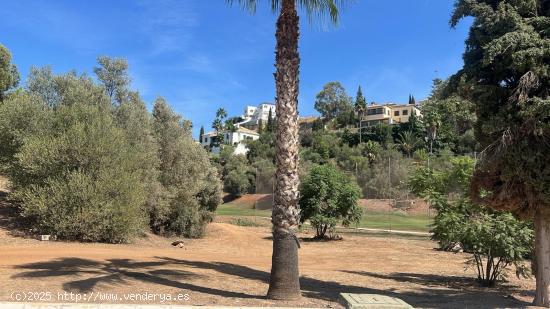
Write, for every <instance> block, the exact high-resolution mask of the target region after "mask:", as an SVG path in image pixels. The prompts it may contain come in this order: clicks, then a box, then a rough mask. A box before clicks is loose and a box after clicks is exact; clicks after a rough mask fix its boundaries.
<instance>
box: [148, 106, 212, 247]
mask: <svg viewBox="0 0 550 309" xmlns="http://www.w3.org/2000/svg"><path fill="white" fill-rule="evenodd" d="M153 127H154V132H155V136H156V139H157V141H158V143H159V149H158V157H159V158H160V168H159V173H160V176H159V179H160V184H161V187H160V192H159V194H158V201H157V202H156V203H155V204H154V207H152V208H151V209H150V210H149V213H150V222H151V226H152V228H153V231H154V232H156V233H158V234H162V235H179V236H185V237H193V238H196V237H201V236H202V235H203V232H204V228H205V226H206V224H207V223H209V222H211V221H212V217H213V213H214V211H215V210H216V208H217V206H218V204H219V203H220V201H221V184H220V181H219V178H218V173H217V170H216V168H215V167H214V166H213V165H212V164H211V163H210V160H209V157H208V154H207V153H206V151H205V150H204V149H203V148H202V147H201V146H200V145H198V144H196V143H195V142H194V141H193V140H192V138H191V135H190V132H189V127H188V126H186V125H185V121H182V119H181V116H179V115H177V114H175V113H174V112H173V111H172V109H171V108H170V107H169V106H168V104H167V103H166V102H165V101H164V99H157V101H156V102H155V106H154V108H153Z"/></svg>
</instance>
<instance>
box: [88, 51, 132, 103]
mask: <svg viewBox="0 0 550 309" xmlns="http://www.w3.org/2000/svg"><path fill="white" fill-rule="evenodd" d="M97 63H98V64H99V66H98V67H95V68H94V73H95V74H96V75H97V78H98V79H99V81H100V82H101V83H102V84H103V86H104V87H105V91H106V92H107V96H109V98H110V99H111V102H112V103H118V104H121V103H122V101H123V100H124V97H125V96H126V95H127V93H128V86H129V84H130V77H128V61H126V59H124V58H111V57H108V56H100V57H98V58H97Z"/></svg>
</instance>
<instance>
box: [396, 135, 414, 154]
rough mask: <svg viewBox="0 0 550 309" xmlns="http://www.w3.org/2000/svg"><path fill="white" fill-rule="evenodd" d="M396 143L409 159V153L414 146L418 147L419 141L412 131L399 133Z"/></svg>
mask: <svg viewBox="0 0 550 309" xmlns="http://www.w3.org/2000/svg"><path fill="white" fill-rule="evenodd" d="M397 142H398V144H399V145H400V146H401V149H402V150H403V151H404V152H405V153H407V156H408V157H409V158H410V157H411V153H412V152H413V151H414V149H415V148H416V146H418V144H419V143H420V140H419V139H418V137H417V136H416V135H415V134H414V133H413V132H412V131H405V132H401V133H399V137H398V139H397Z"/></svg>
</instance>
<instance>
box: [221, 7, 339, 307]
mask: <svg viewBox="0 0 550 309" xmlns="http://www.w3.org/2000/svg"><path fill="white" fill-rule="evenodd" d="M226 1H227V2H229V3H230V4H232V3H235V2H236V3H239V4H240V5H241V6H242V7H243V8H246V9H248V10H250V11H251V12H254V11H255V9H256V4H257V2H258V0H226ZM270 1H271V7H272V9H273V11H274V12H277V11H278V12H279V17H278V19H277V30H276V33H275V38H276V41H277V42H276V52H275V68H276V71H275V88H276V98H275V101H276V102H275V103H276V109H275V114H276V115H277V117H276V125H277V129H276V154H277V155H276V165H277V171H276V184H275V194H274V203H273V212H272V215H271V218H272V219H271V222H272V223H273V231H272V233H273V255H272V261H271V277H270V281H269V290H268V292H267V297H268V298H272V299H297V298H300V297H301V295H300V281H299V272H298V247H299V243H298V238H297V237H296V235H295V231H296V229H297V228H298V222H299V210H298V185H299V179H298V113H297V111H298V90H299V80H298V73H299V68H300V55H299V53H298V38H299V28H300V23H299V17H298V11H297V4H299V5H300V6H301V7H302V8H304V9H305V11H306V12H307V14H308V16H309V17H310V18H311V17H312V16H317V17H325V16H329V17H330V19H331V21H332V22H334V23H336V22H337V21H338V7H339V6H340V5H341V4H343V2H345V1H346V0H270ZM327 13H328V14H327Z"/></svg>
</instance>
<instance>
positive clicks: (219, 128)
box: [212, 107, 227, 147]
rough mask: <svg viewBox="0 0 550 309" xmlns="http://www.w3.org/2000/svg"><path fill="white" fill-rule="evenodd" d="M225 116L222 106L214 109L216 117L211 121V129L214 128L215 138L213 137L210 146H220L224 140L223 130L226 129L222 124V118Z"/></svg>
mask: <svg viewBox="0 0 550 309" xmlns="http://www.w3.org/2000/svg"><path fill="white" fill-rule="evenodd" d="M226 117H227V112H226V111H225V109H224V108H222V107H220V108H218V109H217V110H216V118H214V121H212V129H214V130H216V138H215V139H213V143H212V146H213V147H220V146H221V145H222V144H223V141H224V135H223V130H224V129H226V127H225V126H224V120H225V118H226Z"/></svg>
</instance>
